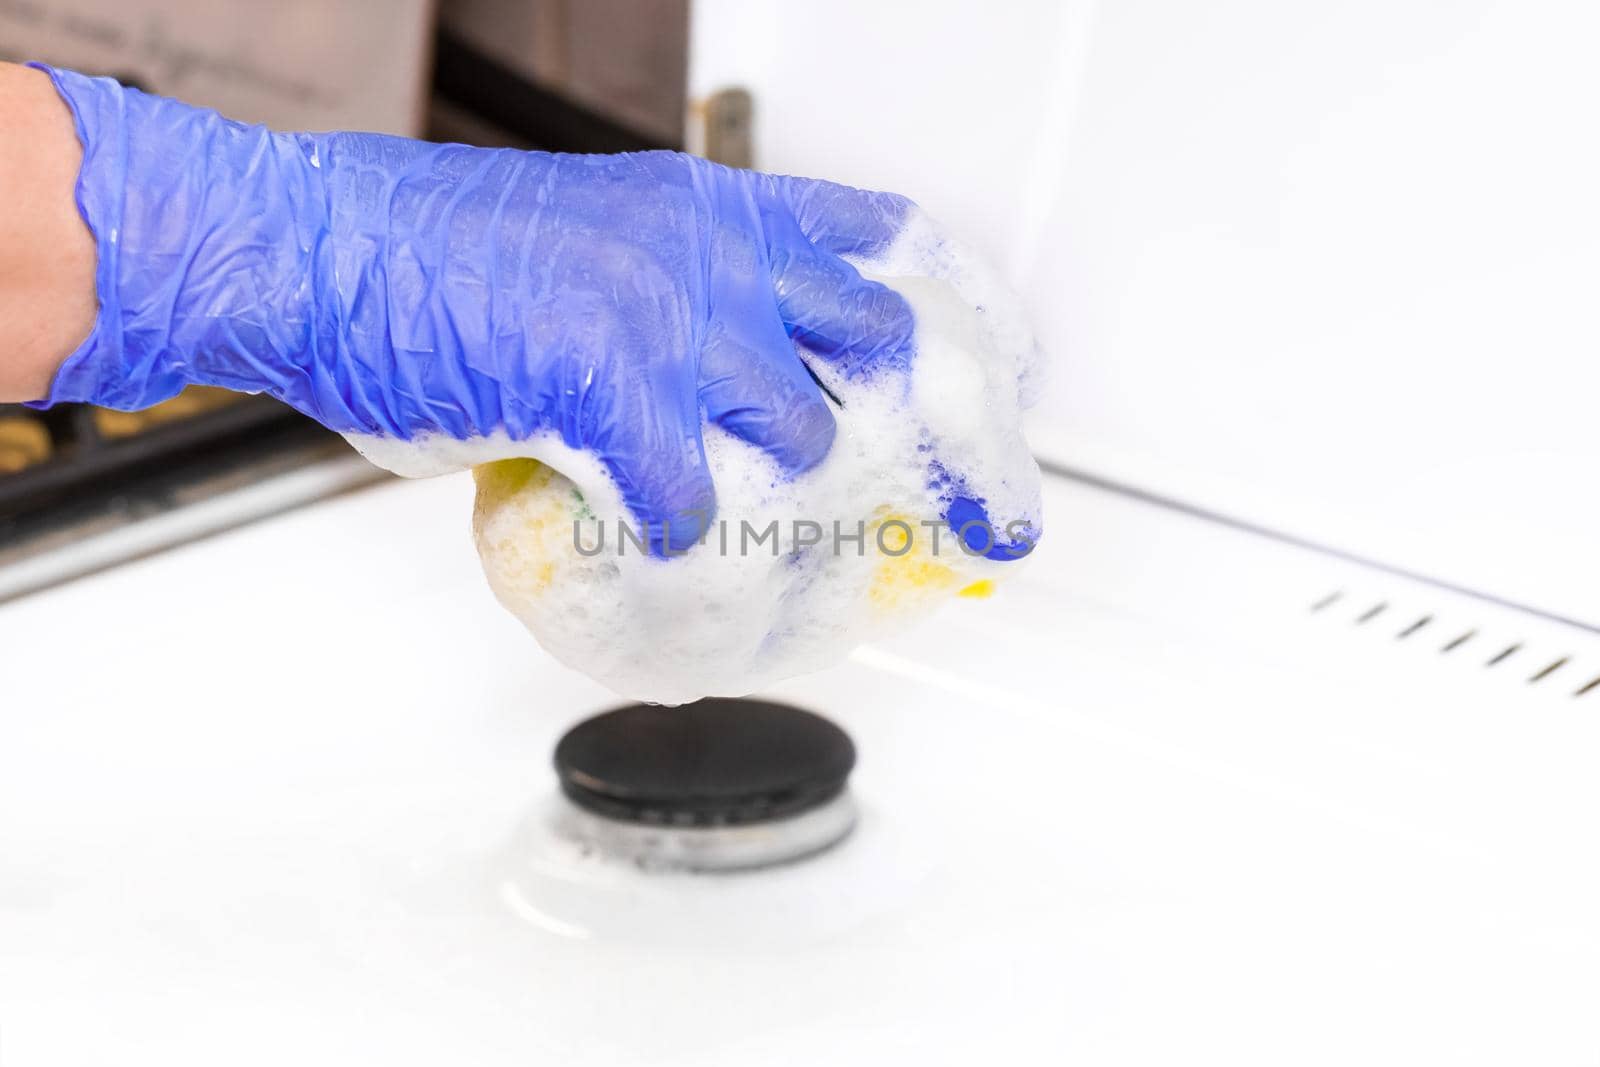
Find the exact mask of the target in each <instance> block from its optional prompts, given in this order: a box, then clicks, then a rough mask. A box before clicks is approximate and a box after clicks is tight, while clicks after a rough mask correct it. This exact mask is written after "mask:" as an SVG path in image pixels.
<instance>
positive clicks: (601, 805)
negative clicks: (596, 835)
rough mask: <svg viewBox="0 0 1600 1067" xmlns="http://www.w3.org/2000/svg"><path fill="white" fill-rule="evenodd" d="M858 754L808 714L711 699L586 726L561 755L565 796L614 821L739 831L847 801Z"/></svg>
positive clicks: (641, 707) (640, 708)
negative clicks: (844, 796)
mask: <svg viewBox="0 0 1600 1067" xmlns="http://www.w3.org/2000/svg"><path fill="white" fill-rule="evenodd" d="M855 761H856V753H855V745H853V744H852V743H851V741H850V737H849V735H848V734H846V733H845V732H844V731H843V730H841V729H839V727H837V726H835V725H834V724H833V723H831V722H829V721H828V720H827V719H824V718H822V717H821V716H820V715H814V714H812V713H811V712H809V711H803V710H801V709H800V708H796V707H791V706H790V705H787V704H777V703H772V702H769V701H764V700H745V699H740V700H729V699H719V698H712V699H707V700H700V701H697V702H695V703H693V704H688V705H685V706H684V707H680V708H662V707H655V706H652V705H648V704H634V705H630V706H628V707H623V708H617V709H615V710H613V711H608V712H605V713H603V714H600V715H597V716H595V717H594V718H592V719H586V720H584V721H583V722H581V723H579V724H578V725H576V726H574V727H573V728H572V729H571V730H568V731H567V733H566V736H564V737H562V739H561V742H560V743H559V744H558V745H557V746H556V754H555V764H556V773H557V775H559V777H560V779H561V790H562V792H563V793H565V794H566V796H567V798H568V799H569V800H571V801H572V802H573V803H574V804H576V805H577V806H578V807H580V808H582V809H584V810H585V811H588V812H592V813H593V814H595V815H599V816H602V817H604V818H606V819H611V820H616V821H620V822H626V823H636V824H645V825H649V826H663V827H692V828H711V827H735V826H749V825H752V824H759V823H768V822H775V821H778V820H783V819H792V818H795V817H796V816H800V815H804V814H805V813H807V812H812V811H814V810H816V809H818V808H822V807H823V806H825V805H827V804H829V802H830V801H834V800H835V799H837V798H839V797H840V795H841V794H842V793H843V792H844V787H845V780H846V779H847V778H848V777H849V775H850V770H851V768H852V767H854V766H855Z"/></svg>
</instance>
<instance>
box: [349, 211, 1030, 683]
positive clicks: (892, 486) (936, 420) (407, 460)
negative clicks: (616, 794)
mask: <svg viewBox="0 0 1600 1067" xmlns="http://www.w3.org/2000/svg"><path fill="white" fill-rule="evenodd" d="M857 266H858V267H859V268H860V269H861V271H862V273H863V274H864V275H866V276H868V277H871V278H875V279H877V280H878V281H881V282H883V283H884V284H886V285H889V286H891V287H893V288H894V289H896V290H897V291H899V292H900V293H901V294H902V295H903V296H905V298H906V299H907V301H908V302H909V303H910V304H911V307H912V309H913V312H914V313H915V318H916V353H915V355H914V357H913V358H912V361H911V369H910V371H909V380H908V379H907V376H906V375H905V374H878V375H873V376H871V382H870V384H863V383H862V382H859V381H852V380H846V379H844V378H842V377H841V376H839V375H837V374H834V373H832V372H831V370H830V368H829V367H828V365H827V364H826V363H825V362H824V361H822V360H815V359H813V360H809V363H810V365H811V366H812V368H813V370H814V371H815V372H816V374H817V375H818V376H819V378H820V379H821V380H822V381H823V383H824V384H825V385H826V386H827V388H828V389H829V390H830V391H831V392H832V393H833V394H834V396H836V397H837V398H838V399H839V400H840V401H841V402H842V404H843V406H842V408H840V407H836V408H835V411H834V414H835V417H836V419H837V422H838V435H837V437H836V438H835V440H834V444H833V447H832V449H831V450H830V451H829V453H828V456H827V457H826V458H825V459H824V460H823V462H822V463H821V464H819V465H818V466H817V467H815V468H813V469H812V470H810V471H808V472H806V473H804V474H802V475H800V476H798V477H795V478H793V479H786V478H785V477H784V476H782V475H781V474H780V472H779V471H778V469H777V467H776V466H775V465H774V464H773V462H772V461H771V460H770V459H769V458H768V457H767V455H766V454H765V453H763V452H762V451H760V450H759V449H757V448H755V447H753V446H751V445H748V444H746V443H745V442H743V441H740V440H738V439H736V438H734V437H731V436H729V435H727V434H725V433H723V432H722V431H720V430H718V429H717V428H715V427H711V426H708V427H707V428H706V430H705V445H706V458H707V461H708V464H709V467H710V471H711V474H712V477H713V480H714V482H715V485H716V493H717V515H716V517H715V519H714V520H713V521H712V522H711V524H710V525H709V526H708V527H706V529H705V536H704V537H703V538H702V540H701V543H700V544H698V545H697V546H695V547H693V548H691V549H690V550H689V551H688V553H687V554H685V555H683V556H680V557H675V558H671V559H662V558H659V557H652V556H650V555H649V554H648V553H647V552H646V551H645V550H644V549H642V548H641V547H640V546H639V544H638V543H637V542H636V541H635V540H632V539H630V538H629V537H628V536H626V533H625V531H623V530H619V528H618V521H617V520H618V518H619V517H620V518H621V519H622V520H623V521H624V522H627V521H629V520H630V515H629V512H628V510H627V509H626V508H625V507H624V506H623V504H622V501H621V499H620V497H619V495H618V494H617V492H616V490H615V488H614V486H613V485H612V484H611V482H610V481H609V479H608V478H607V477H606V476H605V475H604V473H603V471H602V470H601V469H600V467H599V464H598V463H596V461H595V460H594V458H593V457H591V456H587V455H583V454H581V453H575V452H572V451H571V450H569V449H566V448H565V447H564V446H562V445H561V444H560V443H559V442H558V441H556V440H554V439H552V438H541V439H538V440H536V441H520V442H512V441H509V440H505V439H492V438H491V439H482V440H480V441H477V442H470V443H461V442H445V441H438V442H436V443H428V444H425V445H424V446H423V447H422V448H421V449H420V450H419V449H418V447H417V445H416V444H415V443H412V444H406V445H403V446H402V445H399V444H390V443H386V442H378V441H373V440H371V439H357V440H355V441H354V442H353V443H355V444H356V445H357V447H358V448H360V449H361V450H362V451H363V452H365V453H367V454H368V455H369V456H370V457H371V458H373V459H374V460H375V461H377V462H379V463H380V464H382V465H384V466H387V467H390V468H391V469H394V470H397V471H399V472H400V473H406V474H423V473H432V472H434V471H435V470H438V469H450V468H455V469H459V468H460V467H461V466H463V465H466V464H469V463H476V464H481V465H480V466H478V467H477V468H476V477H477V485H478V495H477V503H476V507H475V509H474V514H473V531H474V535H475V537H476V541H477V547H478V552H479V555H480V557H481V559H482V562H483V568H484V573H485V575H486V576H487V577H488V579H489V584H490V586H491V587H492V588H493V590H494V592H495V595H496V596H497V597H498V598H499V599H500V602H501V603H502V604H503V605H505V607H506V608H508V609H509V610H510V611H511V612H512V613H513V614H515V615H516V616H517V617H518V618H519V619H521V620H522V622H523V623H524V624H525V625H526V626H527V627H528V629H529V630H531V631H532V632H533V634H534V636H535V637H536V638H537V639H538V641H539V643H540V644H541V645H542V646H543V647H544V648H545V649H547V650H548V651H549V652H550V653H551V654H552V655H554V656H555V657H556V658H557V659H559V660H560V661H561V662H563V663H565V664H567V665H568V666H570V667H573V668H575V669H577V670H579V671H582V672H583V673H585V674H587V675H589V676H590V677H592V678H594V679H596V680H597V681H599V682H601V683H603V684H605V685H606V686H608V687H610V688H611V689H613V690H615V691H616V692H618V693H620V694H622V695H624V696H627V697H631V698H634V699H638V700H645V701H651V702H656V703H662V704H680V703H685V702H688V701H691V700H695V699H698V698H700V697H704V696H734V695H742V694H745V693H749V692H751V691H753V690H756V689H759V688H761V687H762V686H764V685H768V684H770V683H772V682H775V681H778V680H780V679H783V678H786V677H790V676H793V675H796V674H801V673H805V672H807V671H812V670H816V669H819V668H821V667H824V666H827V665H828V664H830V663H832V662H833V661H835V660H837V659H839V658H840V657H842V656H843V655H844V654H846V653H847V652H848V651H849V650H850V649H851V648H852V647H854V646H855V645H857V644H859V643H861V642H863V641H868V640H871V639H872V638H873V637H874V636H875V635H879V634H882V633H885V632H886V631H888V630H890V629H894V628H900V627H903V626H905V625H906V624H908V623H910V622H913V621H915V620H916V619H918V618H920V617H922V616H925V615H927V614H928V613H929V612H930V611H931V610H932V609H933V608H934V607H935V606H936V605H937V604H938V603H940V602H942V601H944V600H946V599H948V598H950V597H953V596H957V595H966V596H985V595H988V593H989V592H990V591H991V590H992V589H993V587H994V584H995V583H996V582H997V581H999V580H1000V579H1002V578H1004V577H1007V576H1009V575H1011V574H1013V573H1015V572H1016V570H1017V569H1018V568H1019V567H1020V566H1021V565H1022V563H1021V561H1020V560H1012V559H1011V558H1010V556H1011V555H1012V554H1013V552H1015V553H1019V554H1020V552H1022V551H1025V549H1026V547H1027V546H1028V545H1030V544H1031V543H1032V542H1033V541H1034V540H1035V539H1037V537H1038V536H1039V533H1040V531H1041V529H1042V516H1041V514H1040V500H1039V496H1040V485H1039V469H1038V466H1037V465H1036V464H1035V463H1034V460H1033V457H1032V455H1031V454H1030V452H1029V451H1028V447H1027V443H1026V442H1025V441H1024V440H1023V437H1022V431H1021V409H1022V406H1023V403H1024V401H1025V400H1026V399H1027V394H1028V393H1029V392H1031V391H1032V390H1031V379H1032V375H1033V373H1034V370H1035V352H1034V343H1033V339H1032V334H1031V332H1030V331H1029V330H1028V329H1027V327H1026V324H1025V322H1024V321H1023V320H1022V318H1021V316H1020V315H1019V313H1018V312H1017V309H1016V306H1015V304H1014V302H1013V300H1012V299H1011V297H1010V295H1009V294H1008V293H1007V292H1006V291H1005V290H1004V288H1003V286H1001V285H999V284H997V283H996V282H995V281H994V280H993V278H992V276H991V275H990V274H989V273H988V272H987V271H986V270H984V269H983V267H982V266H981V265H980V264H978V263H977V262H976V261H974V260H973V259H972V258H971V257H969V256H967V255H965V254H963V253H962V252H960V251H959V250H958V249H956V248H955V247H954V246H953V245H952V244H951V243H950V242H948V241H946V240H945V239H943V238H942V237H941V236H940V235H939V234H938V232H937V230H936V229H935V228H934V227H933V226H932V225H931V224H929V223H928V222H927V221H926V219H925V218H924V217H921V216H917V217H914V218H913V219H911V220H910V221H909V223H908V225H907V227H906V230H905V232H904V233H903V234H902V236H901V238H900V239H899V241H898V242H897V243H896V245H895V247H894V248H893V249H892V250H891V251H890V252H889V254H887V255H885V256H883V257H881V258H879V259H877V260H874V261H871V262H859V263H857ZM397 449H398V450H399V451H396V450H397ZM402 452H403V453H404V454H400V453H402ZM507 457H516V458H507ZM528 457H533V458H528ZM490 461H493V462H490ZM956 495H960V496H965V497H968V498H972V499H976V500H981V501H982V502H983V506H984V510H985V511H986V512H987V516H988V518H987V523H986V530H979V531H976V532H975V536H976V538H977V539H978V541H979V542H980V543H979V544H978V545H976V546H975V547H976V548H982V547H984V542H985V541H986V538H987V536H988V535H989V534H988V532H989V531H992V534H993V535H994V537H995V538H996V539H997V541H998V542H1000V543H1001V544H1008V543H1009V544H1010V545H1011V546H1012V549H1013V552H1006V551H1002V550H999V549H997V550H996V554H999V555H1004V556H1006V557H1007V558H1006V559H991V558H985V556H984V555H982V554H979V553H978V552H976V551H974V550H973V549H969V548H967V547H966V546H965V545H963V544H962V542H961V539H960V538H959V537H958V536H956V535H955V534H954V533H952V532H951V531H950V530H949V529H948V528H947V527H941V526H940V524H941V523H942V521H943V520H944V519H945V516H946V513H947V510H948V508H949V505H950V501H951V498H952V496H956ZM602 524H603V525H602ZM633 529H634V532H636V533H637V532H638V527H637V525H635V526H634V528H633ZM858 534H859V537H858V536H857V535H858Z"/></svg>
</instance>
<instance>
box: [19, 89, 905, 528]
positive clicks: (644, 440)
mask: <svg viewBox="0 0 1600 1067" xmlns="http://www.w3.org/2000/svg"><path fill="white" fill-rule="evenodd" d="M43 69H46V70H47V72H48V73H49V74H50V76H51V77H52V78H53V79H54V81H55V84H56V87H57V89H58V90H59V91H60V93H61V95H62V96H63V98H64V99H65V100H66V101H67V103H68V105H69V107H70V108H71V110H72V112H73V114H74V117H75V120H76V123H77V128H78V133H79V138H80V140H81V141H82V142H83V145H84V163H83V169H82V173H81V175H80V178H79V183H78V190H77V195H78V203H79V206H80V208H81V209H82V211H83V214H84V216H85V219H86V221H87V222H88V224H89V226H90V228H91V229H92V230H93V231H94V234H95V238H96V243H97V247H98V252H99V262H98V267H97V277H96V283H97V288H98V294H99V299H100V305H101V307H100V315H99V319H98V322H97V325H96V326H95V329H94V332H93V333H92V335H91V336H90V337H89V338H88V340H87V341H85V342H84V344H83V345H82V346H81V347H80V348H79V349H78V350H77V351H76V352H75V353H74V354H73V355H72V356H71V357H69V359H68V360H67V362H66V363H65V364H64V365H63V367H62V368H61V371H60V372H59V374H58V376H57V378H56V380H55V382H54V385H53V387H52V389H51V393H50V395H49V397H48V398H47V402H58V401H67V400H78V401H89V402H93V403H96V404H100V405H104V406H108V407H113V408H121V409H136V408H141V407H145V406H148V405H150V404H154V403H156V402H159V401H161V400H164V399H166V398H168V397H171V396H173V395H174V394H176V393H177V392H178V391H179V390H180V389H182V388H183V387H184V386H185V385H188V384H192V383H193V384H206V385H217V386H223V387H226V388H229V389H235V390H239V391H243V392H264V393H268V394H270V395H272V396H274V397H276V398H278V399H280V400H282V401H284V402H285V403H287V404H289V405H291V406H292V407H294V408H296V409H298V410H300V411H302V412H304V413H305V414H307V415H309V416H311V417H312V418H314V419H316V420H317V421H319V422H321V423H323V424H324V425H326V426H328V427H330V428H332V429H334V430H337V431H339V432H341V433H343V434H345V435H347V436H348V437H349V438H350V439H351V440H352V443H354V444H355V445H356V446H357V447H358V448H360V449H361V450H362V451H363V452H365V453H366V454H368V455H369V456H370V457H371V458H373V459H375V460H376V461H378V462H379V463H381V464H383V465H384V466H388V467H390V468H391V469H393V470H395V471H396V472H398V473H401V474H428V473H438V472H439V471H441V470H446V469H456V468H459V467H462V466H466V465H469V464H473V463H481V462H486V461H488V460H491V459H498V458H505V457H508V456H518V455H523V456H533V457H535V458H541V459H548V458H549V453H548V447H547V446H548V445H549V444H550V443H551V442H555V441H557V440H559V442H560V443H561V444H562V445H564V446H565V447H566V448H569V449H578V450H582V451H583V452H586V453H589V454H592V455H593V456H594V457H596V458H597V459H598V460H599V462H600V463H601V464H602V465H603V467H604V470H605V471H606V472H607V473H609V475H610V477H611V478H612V479H613V480H614V481H615V484H616V486H617V488H618V489H619V490H620V493H621V496H622V498H623V500H624V501H625V503H626V504H627V505H628V507H629V508H630V509H631V510H632V511H633V512H634V513H635V516H636V517H637V518H638V519H639V520H640V521H641V522H644V523H648V525H649V530H650V536H651V539H652V547H653V548H654V550H656V551H657V552H661V551H662V550H663V549H664V548H667V547H670V548H671V549H672V550H682V549H684V548H686V547H688V546H689V545H690V544H692V543H693V541H694V540H695V539H696V537H697V536H698V534H699V532H700V531H699V527H698V524H697V523H696V522H675V523H673V524H672V525H671V526H670V527H668V526H666V523H667V522H668V521H669V520H673V519H674V518H676V517H679V516H682V515H684V514H686V513H699V514H701V515H703V516H704V515H710V514H712V513H713V512H714V508H715V492H714V489H713V486H712V483H711V479H710V476H709V474H708V473H707V470H706V463H705V455H704V451H703V446H702V443H701V425H702V417H703V418H704V419H707V420H709V421H711V422H713V423H716V424H717V425H719V426H721V427H723V428H724V429H726V430H727V431H729V432H731V433H733V434H735V435H737V436H738V437H740V438H743V439H744V440H746V441H748V442H750V443H751V444H754V445H756V446H758V447H760V448H762V449H764V450H766V451H767V452H768V453H770V454H771V456H772V457H773V458H774V459H775V460H776V461H777V463H778V464H779V465H780V466H781V468H782V469H783V470H784V471H786V472H788V473H790V474H793V473H797V472H800V471H804V470H806V469H807V468H809V467H811V466H813V465H814V464H816V463H817V462H818V461H819V460H821V458H822V457H823V456H824V455H825V454H826V452H827V450H828V448H829V445H830V444H831V442H832V440H833V436H834V421H833V416H832V414H831V412H830V410H829V408H828V404H827V401H826V400H825V399H824V398H823V395H822V393H821V391H820V390H819V389H818V387H817V385H816V384H815V382H814V381H813V378H812V376H811V374H810V373H809V372H808V371H807V368H806V365H805V363H804V362H802V359H801V357H800V355H799V354H798V353H797V346H796V342H799V343H800V345H801V346H803V349H804V351H805V352H806V353H808V354H811V355H814V356H815V357H816V358H819V359H822V360H827V361H830V362H831V363H832V364H833V366H834V368H835V369H836V371H837V373H839V374H842V375H844V376H846V377H851V378H853V377H860V376H869V375H874V374H877V373H882V372H885V371H886V370H891V369H893V368H896V367H899V368H903V367H904V366H905V365H906V362H907V361H908V360H909V359H910V358H911V357H912V352H913V345H912V340H913V331H914V323H913V317H912V314H911V312H910V310H909V308H908V306H907V305H906V303H905V301H904V300H903V299H902V298H901V297H900V296H899V295H898V294H896V293H895V292H894V291H893V290H890V289H888V288H886V287H884V286H882V285H879V284H877V283H875V282H871V281H867V280H864V279H863V278H862V277H861V276H860V274H858V273H857V271H856V270H855V268H853V267H852V266H851V265H850V264H849V263H847V262H845V260H844V259H842V258H841V256H845V255H863V256H870V255H873V254H874V253H875V252H877V251H879V250H881V249H883V248H885V247H887V246H888V244H889V243H890V242H892V241H893V240H894V239H895V237H896V235H897V234H898V233H899V231H900V229H901V224H902V220H903V219H904V217H905V216H906V214H907V211H908V207H909V204H908V202H907V201H906V200H904V199H903V198H901V197H897V196H893V195H890V194H884V193H870V192H862V191H859V190H854V189H849V188H845V187H842V186H837V185H832V184H828V183H824V182H813V181H807V180H803V179H793V178H779V177H774V176H771V175H764V174H757V173H751V172H744V171H735V170H730V169H727V168H724V167H720V166H717V165H715V164H711V163H708V162H705V161H703V160H699V159H695V158H693V157H689V156H685V155H679V154H674V153H664V152H663V153H643V154H630V155H616V156H573V155H552V154H546V153H537V152H519V151H511V150H487V149H479V148H469V147H465V146H461V145H435V144H427V143H423V142H418V141H411V140H406V139H403V138H396V137H388V136H380V135H375V134H358V133H328V134H305V133H273V132H271V131H268V130H266V129H264V128H262V127H258V126H246V125H242V124H240V123H236V122H232V121H230V120H227V119H224V118H222V117H221V116H219V115H217V114H216V113H215V112H212V111H208V110H203V109H198V108H193V107H190V106H187V105H185V104H182V103H178V102H176V101H172V100H167V99H163V98H160V97H154V96H149V95H146V94H144V93H140V92H138V91H135V90H129V89H124V88H123V87H121V86H120V85H118V84H117V83H116V82H113V81H111V80H109V79H103V78H88V77H84V76H82V75H79V74H75V73H72V72H70V71H62V70H51V69H49V68H43Z"/></svg>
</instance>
